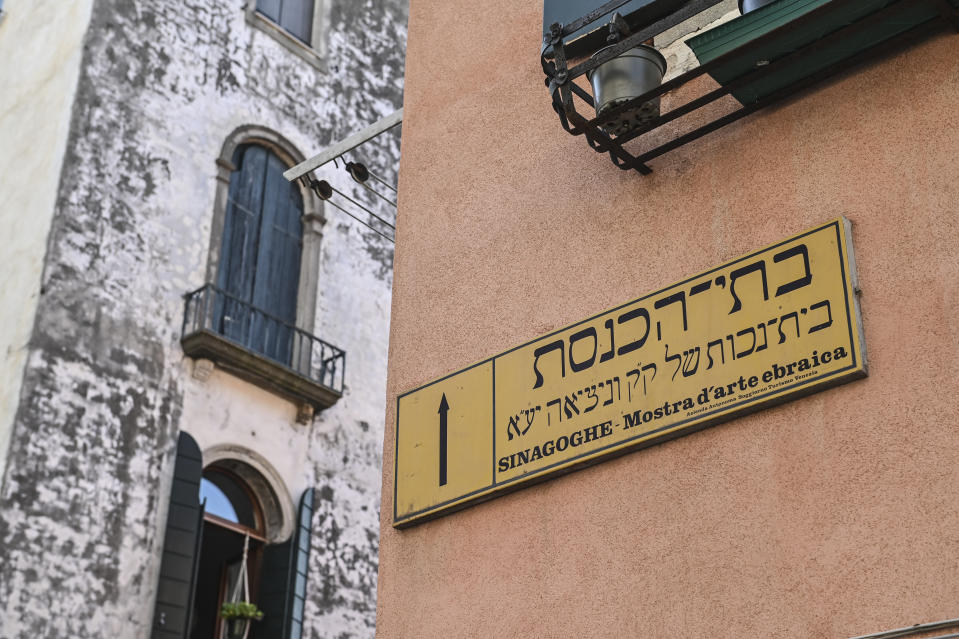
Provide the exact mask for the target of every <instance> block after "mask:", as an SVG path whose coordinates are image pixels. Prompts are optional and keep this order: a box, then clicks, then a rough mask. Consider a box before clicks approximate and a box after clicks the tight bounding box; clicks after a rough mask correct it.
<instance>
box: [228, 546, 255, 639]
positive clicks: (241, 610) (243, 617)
mask: <svg viewBox="0 0 959 639" xmlns="http://www.w3.org/2000/svg"><path fill="white" fill-rule="evenodd" d="M249 553H250V536H249V535H246V538H245V539H244V540H243V559H242V560H241V561H240V571H239V574H237V578H236V584H235V585H234V586H233V592H232V594H231V596H230V601H224V602H223V605H222V606H220V617H222V618H223V621H224V622H225V624H226V632H225V633H224V634H225V636H226V639H246V636H247V635H248V634H249V632H250V622H251V621H259V620H260V619H262V618H263V611H262V610H260V609H259V608H257V607H256V604H255V603H252V602H250V601H247V600H248V599H249V598H250V580H249V574H248V573H247V565H246V563H247V559H248V558H249ZM241 589H242V593H241Z"/></svg>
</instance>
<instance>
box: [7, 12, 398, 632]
mask: <svg viewBox="0 0 959 639" xmlns="http://www.w3.org/2000/svg"><path fill="white" fill-rule="evenodd" d="M406 15H407V8H406V3H405V2H404V1H403V0H375V1H374V0H367V1H364V2H354V1H353V0H307V1H303V0H299V1H296V0H273V1H272V2H268V1H265V0H259V1H258V0H230V1H229V2H213V1H212V0H187V1H181V0H176V1H174V0H159V1H155V2H129V1H127V0H69V1H68V2H62V1H53V0H32V1H29V2H28V1H27V0H6V1H5V2H4V3H3V5H2V14H0V87H2V89H0V141H2V142H3V144H2V147H0V219H2V220H3V226H4V227H5V229H6V235H7V237H8V243H7V249H6V250H5V251H4V252H3V253H2V254H0V273H2V274H3V280H2V285H0V327H2V328H3V330H2V331H0V353H2V355H3V358H2V364H0V475H2V478H3V479H2V494H0V636H2V637H4V638H14V637H16V638H20V637H24V638H25V637H31V638H41V637H43V638H66V637H71V638H72V637H78V638H79V637H117V638H120V637H123V638H126V637H131V638H132V637H150V636H157V637H174V636H177V637H187V636H189V637H197V638H199V637H204V638H205V637H210V636H214V634H213V633H214V625H215V624H216V623H217V621H216V611H217V609H218V607H219V604H220V602H221V601H224V600H230V599H231V597H232V595H233V593H234V591H235V589H234V586H235V584H236V583H237V581H238V580H239V581H242V580H241V579H239V578H238V575H239V574H241V571H240V570H239V567H240V566H241V565H245V566H246V567H247V572H248V575H249V578H250V579H249V584H250V589H251V592H250V595H249V597H248V598H249V599H251V600H253V601H254V602H256V603H258V605H259V606H260V608H262V609H264V610H265V611H266V612H267V615H266V617H265V618H264V620H263V621H261V622H259V623H257V624H254V625H253V628H254V629H253V632H252V634H251V636H260V637H262V636H270V637H281V636H282V637H297V636H299V634H298V624H299V623H300V621H301V620H302V623H303V632H302V636H303V637H340V636H370V635H372V633H373V619H374V612H375V599H376V572H377V549H378V548H377V546H378V525H379V524H378V512H379V491H380V463H381V462H380V458H381V445H382V430H381V429H382V423H383V422H382V415H383V412H384V401H385V367H386V343H387V331H388V319H389V308H390V287H391V273H392V244H391V243H390V242H389V241H388V240H386V239H384V238H383V237H381V236H380V235H379V234H377V233H376V232H374V231H373V230H371V229H368V228H364V227H363V226H360V225H359V224H357V223H356V222H355V221H354V220H351V219H349V218H348V217H346V216H345V215H343V214H342V213H340V212H339V211H336V210H334V209H332V208H324V203H323V202H321V201H320V200H319V198H317V197H316V196H315V195H314V194H313V193H311V192H310V191H309V190H308V189H305V188H302V187H301V186H300V185H292V186H291V185H289V183H287V182H286V181H285V180H282V179H281V178H279V177H278V176H279V173H280V172H282V170H284V169H285V168H287V167H288V166H291V165H292V164H294V163H295V162H297V161H299V160H301V159H303V158H304V157H305V156H306V155H310V154H312V153H314V152H316V151H318V150H320V149H321V148H323V147H324V146H325V145H327V144H329V143H330V142H332V141H335V140H338V139H341V138H343V137H345V136H346V135H348V134H349V133H351V132H352V131H354V130H356V129H358V128H361V127H362V126H364V125H366V124H368V123H370V122H373V121H375V120H377V119H379V118H380V117H382V116H384V115H386V114H388V113H390V112H392V111H393V110H395V109H397V108H399V107H400V102H401V99H402V91H403V57H404V51H405V38H406ZM363 151H364V155H363V157H362V159H363V161H365V162H366V163H367V164H368V165H369V166H370V167H371V168H373V169H375V170H376V171H377V172H378V173H379V174H382V175H385V176H392V177H393V178H394V179H395V171H396V165H397V162H398V157H399V137H398V135H389V136H383V137H382V138H380V139H379V141H378V142H377V143H375V144H371V145H367V146H366V147H364V150H363ZM360 201H361V202H364V203H367V204H368V205H369V206H371V207H372V206H374V205H373V203H372V202H371V201H369V199H363V200H360ZM384 206H386V205H384ZM375 210H381V209H375ZM381 212H382V213H383V215H384V216H385V215H390V214H391V211H389V210H388V206H387V210H386V211H382V210H381ZM190 292H193V293H192V294H191V295H189V296H186V295H187V294H188V293H190ZM314 336H315V337H314ZM181 338H182V344H181ZM344 353H345V358H344V356H343V354H344ZM191 355H192V356H191ZM344 359H345V363H346V366H345V369H344V367H343V364H344ZM344 371H345V374H344ZM178 442H179V443H178ZM178 449H179V451H180V454H179V455H178V454H177V450H178ZM197 457H198V458H199V459H200V460H201V461H202V464H197V463H196V462H197V459H196V458H197ZM201 467H202V469H203V470H202V478H201V476H200V472H201V471H200V468H201ZM175 473H176V475H177V479H176V481H175V480H174V474H175ZM191 478H192V479H191ZM191 481H192V482H194V483H192V484H191ZM184 482H185V483H184ZM200 483H202V489H201V491H200V492H201V493H202V495H203V496H204V497H205V498H206V500H207V501H206V515H205V518H204V519H202V520H201V519H198V517H202V516H203V515H202V513H203V511H202V510H201V509H200V507H199V506H200V503H199V502H198V501H197V500H196V493H197V491H196V490H195V488H196V486H197V484H200ZM171 495H172V503H173V504H174V505H173V506H171V505H170V504H171ZM184 495H185V497H184ZM184 500H185V501H184ZM191 501H192V502H194V503H190V502H191ZM311 506H312V510H311ZM298 507H299V508H300V510H299V513H300V515H303V516H305V515H308V514H309V513H310V512H312V515H311V518H308V519H306V521H303V522H298V510H297V509H298ZM300 523H302V524H304V525H299V524H300ZM167 525H168V526H169V528H167V529H165V526H167ZM300 529H303V530H304V531H305V532H300ZM165 530H166V532H165ZM201 531H202V533H203V534H202V536H200V535H198V534H197V533H198V532H201ZM244 540H247V543H248V544H249V545H248V551H249V552H248V559H246V560H245V561H243V560H242V556H243V543H244ZM309 541H311V542H312V543H306V542H309ZM165 544H166V550H164V548H165ZM306 548H310V551H309V553H308V555H307V554H306ZM306 557H308V568H307V569H306V570H305V573H304V571H303V570H301V571H300V573H299V574H297V571H296V570H295V567H296V564H297V562H301V561H303V560H305V559H306ZM301 568H302V566H301ZM161 572H162V573H163V574H162V576H161ZM184 575H185V576H186V580H185V581H177V579H178V578H180V577H182V576H184ZM304 577H305V602H304V600H303V599H302V596H303V594H304ZM191 582H192V584H193V585H191ZM158 593H159V594H158ZM270 597H272V599H270V600H269V601H268V599H269V598H270ZM298 597H300V598H298ZM304 605H305V612H304V611H303V610H302V608H303V606H304ZM190 620H192V621H190ZM188 622H189V623H192V627H188V625H187V624H188Z"/></svg>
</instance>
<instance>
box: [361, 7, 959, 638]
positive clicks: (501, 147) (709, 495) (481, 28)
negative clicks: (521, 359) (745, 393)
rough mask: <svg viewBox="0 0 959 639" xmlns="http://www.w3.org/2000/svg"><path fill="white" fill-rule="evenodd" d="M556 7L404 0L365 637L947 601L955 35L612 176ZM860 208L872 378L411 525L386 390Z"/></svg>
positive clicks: (660, 623)
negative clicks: (379, 454) (396, 495)
mask: <svg viewBox="0 0 959 639" xmlns="http://www.w3.org/2000/svg"><path fill="white" fill-rule="evenodd" d="M541 10H542V4H541V2H540V1H539V0H535V1H534V0H522V1H516V0H489V1H487V2H473V1H467V0H445V1H443V2H440V1H438V0H413V2H412V8H411V18H410V25H409V28H410V31H409V53H408V61H407V76H406V98H405V100H406V101H405V112H404V113H405V120H404V124H403V159H402V166H401V177H400V207H399V224H398V238H397V243H396V261H395V282H394V297H393V311H392V332H391V344H390V369H389V385H388V401H387V406H388V407H389V408H388V413H387V415H386V422H387V429H386V430H387V434H386V441H385V446H384V480H383V505H382V537H381V546H380V577H379V594H378V597H379V603H378V617H377V627H378V634H379V636H381V637H384V638H387V637H389V638H393V637H397V638H400V637H403V638H405V637H417V638H426V637H437V638H447V637H499V636H511V637H791V638H792V637H850V636H853V635H858V634H864V633H867V632H874V631H879V630H883V629H889V628H895V627H900V626H906V625H911V624H913V623H918V622H924V621H936V620H940V619H946V618H950V617H957V616H959V429H957V418H959V392H957V391H959V382H957V379H959V286H957V282H959V259H957V256H956V250H957V246H959V221H957V213H959V162H957V151H959V127H957V126H956V125H955V120H956V117H957V113H959V56H956V55H955V53H956V47H957V45H959V36H957V35H955V34H942V35H938V36H936V37H934V38H931V39H930V40H927V41H926V42H924V43H923V44H921V45H919V46H916V47H913V48H911V49H909V50H907V51H905V52H903V53H900V54H898V55H895V56H892V57H890V58H887V59H884V60H882V61H880V62H877V63H875V64H872V65H870V66H867V67H866V68H864V69H860V70H858V71H857V72H855V73H853V74H849V75H846V76H844V77H842V78H840V79H838V80H835V81H831V82H829V83H828V84H826V85H825V86H821V87H819V88H818V89H816V90H814V91H812V92H809V93H806V94H803V95H801V96H798V97H796V98H794V99H791V100H790V101H788V102H787V103H786V104H784V105H782V106H779V107H775V108H773V109H770V110H767V111H764V112H761V113H759V114H756V115H754V116H751V117H749V118H747V119H745V120H743V121H740V122H739V123H737V124H734V125H731V126H729V127H726V128H725V129H723V130H721V131H719V132H717V133H714V134H712V135H711V136H708V137H706V138H704V139H702V140H700V141H698V142H696V143H693V144H690V145H687V146H686V147H683V148H682V149H680V150H678V151H674V152H672V153H670V154H667V155H666V156H663V157H662V158H660V159H658V160H656V161H654V162H653V163H652V166H653V168H654V170H655V172H654V173H653V174H652V175H651V176H648V177H640V176H639V175H637V174H635V173H623V172H621V171H619V170H618V169H616V168H615V167H613V166H612V164H610V162H609V160H608V158H606V157H604V156H599V155H597V154H595V153H593V152H592V151H591V150H589V149H588V148H587V147H586V145H585V143H584V142H583V140H582V139H580V138H572V137H571V136H569V135H567V134H566V133H565V132H563V131H562V130H561V129H560V127H559V125H558V123H557V121H556V119H555V115H554V114H553V112H552V110H551V109H550V106H549V101H548V97H547V94H546V92H545V90H544V87H543V81H542V74H541V71H540V70H539V67H538V62H537V52H538V46H539V41H540V29H541V19H542V15H541ZM839 215H844V216H846V217H847V218H849V219H850V220H851V221H852V223H853V239H854V243H855V248H856V257H857V261H858V268H859V278H860V284H861V287H862V309H863V322H864V326H865V335H866V344H867V349H868V354H869V367H870V369H869V370H870V375H869V377H868V378H867V379H865V380H861V381H857V382H853V383H850V384H848V385H845V386H842V387H839V388H835V389H832V390H828V391H825V392H822V393H819V394H816V395H813V396H811V397H808V398H805V399H801V400H797V401H793V402H790V403H787V404H785V405H782V406H779V407H776V408H772V409H768V410H764V411H761V412H759V413H756V414H753V415H751V416H748V417H744V418H740V419H736V420H734V421H731V422H727V423H725V424H722V425H719V426H716V427H713V428H710V429H707V430H705V431H702V432H700V433H696V434H693V435H690V436H688V437H683V438H680V439H678V440H675V441H671V442H668V443H666V444H663V445H661V446H657V447H653V448H649V449H645V450H641V451H638V452H634V453H631V454H628V455H626V456H624V457H620V458H618V459H615V460H612V461H609V462H606V463H602V464H600V465H598V466H594V467H591V468H588V469H585V470H582V471H578V472H575V473H572V474H570V475H567V476H564V477H560V478H558V479H555V480H551V481H547V482H545V483H541V484H539V485H536V486H533V487H531V488H527V489H524V490H520V491H518V492H514V493H512V494H510V495H507V496H505V497H501V498H497V499H494V500H491V501H489V502H486V503H483V504H480V505H478V506H475V507H472V508H469V509H466V510H464V511H461V512H458V513H455V514H453V515H450V516H446V517H442V518H440V519H437V520H435V521H431V522H429V523H426V524H422V525H419V526H415V527H413V528H410V529H406V530H396V529H394V528H393V527H392V526H391V520H392V512H393V504H392V495H393V490H392V486H393V478H392V469H393V427H394V418H395V414H394V410H395V405H396V403H395V400H396V396H397V394H399V393H402V392H404V391H407V390H410V389H412V388H415V387H417V386H419V385H421V384H423V383H425V382H428V381H430V380H432V379H434V378H437V377H439V376H442V375H445V374H447V373H449V372H452V371H454V370H457V369H459V368H462V367H464V366H466V365H468V364H470V363H472V362H475V361H477V360H480V359H483V358H485V357H488V356H490V355H493V354H496V353H498V352H500V351H503V350H506V349H507V348H510V347H512V346H516V345H518V344H520V343H523V342H525V341H527V340H529V339H532V338H534V337H537V336H539V335H542V334H544V333H546V332H548V331H551V330H554V329H557V328H560V327H562V326H565V325H567V324H570V323H572V322H575V321H577V320H580V319H584V318H586V317H588V316H591V315H593V314H595V313H597V312H600V311H602V310H604V309H606V308H609V307H612V306H614V305H616V304H619V303H622V302H625V301H628V300H631V299H634V298H636V297H638V296H640V295H642V294H645V293H647V292H650V291H652V290H655V289H657V288H659V287H662V286H664V285H668V284H671V283H673V282H676V281H678V280H680V279H682V278H683V277H685V276H687V275H691V274H693V273H696V272H699V271H701V270H704V269H706V268H709V267H711V266H714V265H717V264H719V263H721V262H722V261H724V260H727V259H730V258H733V257H736V256H738V255H741V254H744V253H747V252H748V251H751V250H754V249H757V248H761V247H763V246H765V245H768V244H770V243H773V242H776V241H778V240H781V239H783V238H785V237H787V236H789V235H791V234H793V233H796V232H799V231H802V230H805V229H807V228H811V227H812V226H814V225H816V224H819V223H821V222H825V221H827V220H830V219H833V218H836V217H837V216H839Z"/></svg>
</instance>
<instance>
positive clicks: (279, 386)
mask: <svg viewBox="0 0 959 639" xmlns="http://www.w3.org/2000/svg"><path fill="white" fill-rule="evenodd" d="M180 344H181V346H182V347H183V352H184V353H185V354H186V355H188V356H190V357H193V358H197V359H199V358H204V359H209V360H211V361H213V362H215V363H216V364H217V365H218V366H220V367H222V368H223V369H224V370H227V371H229V372H231V373H233V374H235V375H236V376H237V377H240V378H242V379H245V380H247V381H249V382H251V383H253V384H255V385H257V386H260V387H261V388H265V389H267V390H270V391H272V392H274V393H276V394H278V395H280V396H282V397H285V398H287V399H290V400H292V401H294V402H296V403H306V404H309V405H311V406H313V408H314V409H316V410H322V409H324V408H329V407H330V406H332V405H333V404H335V403H336V402H337V401H338V400H339V399H340V397H342V396H343V394H342V393H341V392H338V391H336V390H334V389H332V388H330V387H329V386H326V385H325V384H321V383H319V382H316V381H314V380H312V379H310V378H308V377H306V376H304V375H301V374H299V373H297V372H295V371H293V370H292V369H290V368H287V367H286V366H284V365H282V364H280V363H278V362H275V361H273V360H271V359H269V358H267V357H264V356H263V355H260V354H258V353H255V352H253V351H251V350H249V349H247V348H245V347H243V346H240V345H239V344H237V343H236V342H233V341H232V340H230V339H228V338H226V337H224V336H223V335H220V334H218V333H214V332H213V331H211V330H208V329H200V330H198V331H195V332H193V333H189V334H185V335H183V337H182V338H181V339H180Z"/></svg>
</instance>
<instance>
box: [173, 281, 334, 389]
mask: <svg viewBox="0 0 959 639" xmlns="http://www.w3.org/2000/svg"><path fill="white" fill-rule="evenodd" d="M184 297H185V298H186V305H185V308H184V313H183V334H182V337H181V340H180V341H181V344H182V345H183V350H184V352H185V353H186V354H187V355H190V356H191V357H203V358H208V359H211V360H213V361H215V362H216V363H217V364H219V365H221V366H223V367H224V368H227V369H229V370H231V371H233V372H235V373H237V374H238V375H240V376H242V377H245V378H247V379H250V380H251V381H253V382H254V383H257V384H259V385H261V386H266V387H269V388H271V389H273V390H276V391H278V392H280V393H281V394H283V395H287V396H289V397H291V398H293V399H295V400H299V401H306V402H307V403H310V404H312V405H314V406H315V407H318V408H326V407H328V406H331V405H332V404H333V403H334V402H335V401H336V400H337V399H339V397H340V396H341V395H342V394H343V384H344V381H345V377H344V369H345V365H346V353H345V352H344V351H343V350H342V349H339V348H337V347H335V346H333V345H331V344H328V343H327V342H324V341H323V340H321V339H320V338H318V337H316V336H314V335H311V334H310V333H307V332H306V331H304V330H302V329H299V328H297V327H296V326H293V325H292V324H290V323H288V322H286V321H284V320H282V319H280V318H278V317H276V316H275V315H272V314H270V313H268V312H266V311H264V310H262V309H259V308H257V307H255V306H253V305H251V304H250V303H248V302H245V301H243V300H241V299H240V298H238V297H236V296H234V295H231V294H230V293H227V292H226V291H224V290H222V289H220V288H217V287H216V286H214V285H212V284H206V285H205V286H202V287H200V288H198V289H197V290H195V291H192V292H190V293H187V294H186V295H185V296H184Z"/></svg>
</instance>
